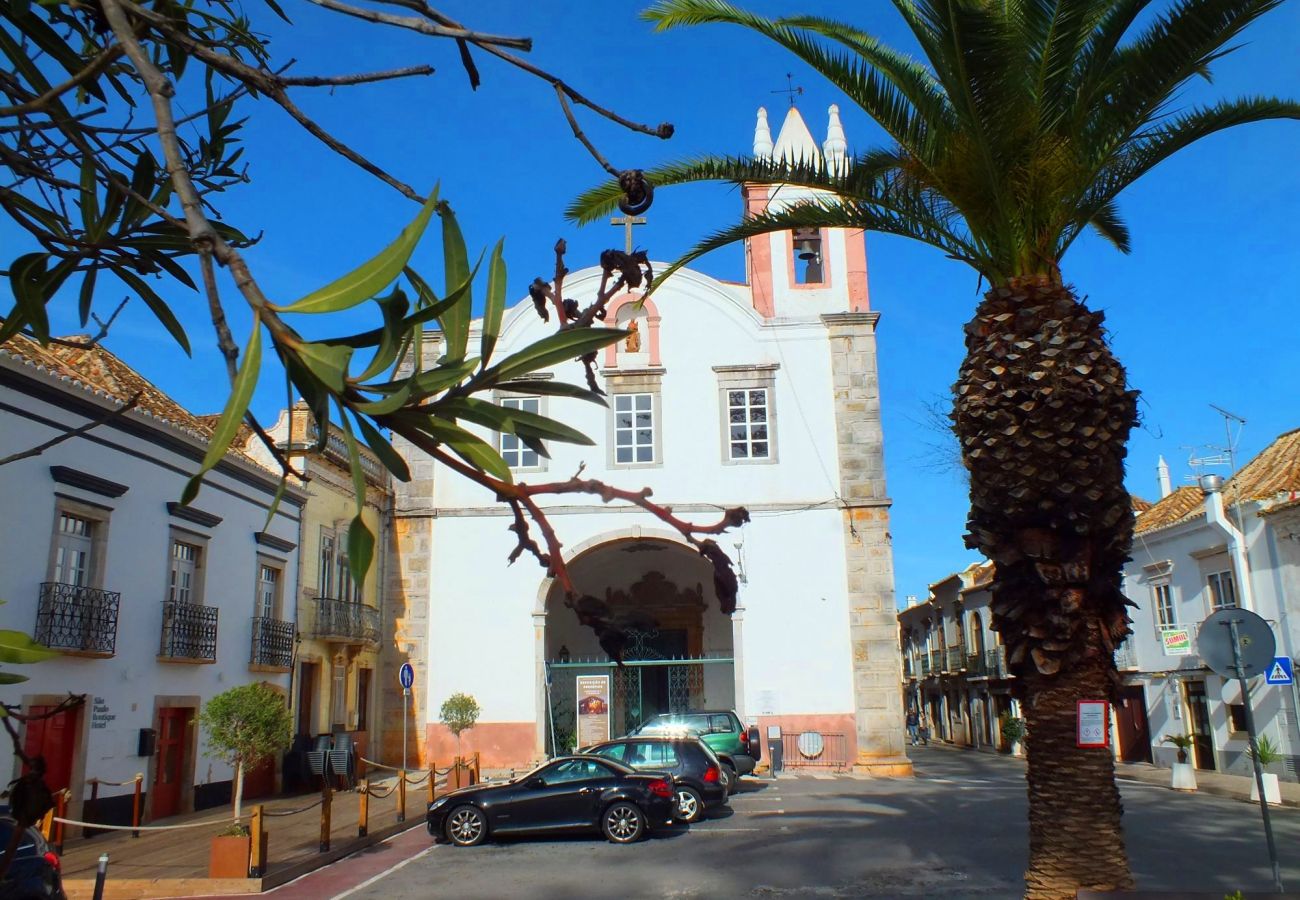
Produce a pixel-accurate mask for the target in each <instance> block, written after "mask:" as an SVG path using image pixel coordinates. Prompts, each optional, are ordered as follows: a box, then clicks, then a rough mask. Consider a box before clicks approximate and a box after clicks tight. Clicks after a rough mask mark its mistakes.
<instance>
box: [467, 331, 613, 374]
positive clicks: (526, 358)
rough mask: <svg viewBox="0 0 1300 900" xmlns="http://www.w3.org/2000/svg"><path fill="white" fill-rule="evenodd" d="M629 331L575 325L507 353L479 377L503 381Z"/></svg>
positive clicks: (589, 348) (584, 351)
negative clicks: (521, 348)
mask: <svg viewBox="0 0 1300 900" xmlns="http://www.w3.org/2000/svg"><path fill="white" fill-rule="evenodd" d="M627 335H628V332H626V331H622V330H620V329H618V328H574V329H571V330H569V331H560V332H557V333H556V334H552V335H550V336H548V337H544V338H542V339H541V340H540V341H537V342H536V343H534V344H532V345H530V346H528V347H525V348H524V349H523V350H520V351H519V352H518V353H514V354H511V355H510V356H507V357H506V358H505V359H503V360H501V362H499V363H497V364H496V365H495V366H493V367H492V368H490V369H486V370H484V372H483V375H482V377H481V378H480V379H477V380H476V381H477V382H480V383H482V384H483V385H484V386H488V385H495V384H500V383H501V382H502V381H505V380H506V379H508V378H513V377H514V376H516V375H525V374H527V373H529V372H536V371H537V370H538V369H542V368H545V367H546V366H549V365H552V364H554V363H558V362H564V361H565V360H570V359H576V358H577V357H579V356H582V355H584V354H586V353H590V352H592V351H593V350H599V349H600V348H602V347H606V346H608V345H610V344H612V343H614V342H615V341H618V340H621V339H622V338H625V337H627Z"/></svg>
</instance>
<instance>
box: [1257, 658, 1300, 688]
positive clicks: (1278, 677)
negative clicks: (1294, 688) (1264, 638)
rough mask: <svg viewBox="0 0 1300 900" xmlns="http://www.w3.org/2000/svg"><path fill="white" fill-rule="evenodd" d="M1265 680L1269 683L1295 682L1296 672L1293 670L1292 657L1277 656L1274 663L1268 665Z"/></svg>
mask: <svg viewBox="0 0 1300 900" xmlns="http://www.w3.org/2000/svg"><path fill="white" fill-rule="evenodd" d="M1264 680H1265V681H1266V682H1268V683H1269V684H1294V683H1295V673H1293V672H1292V671H1291V657H1289V656H1275V657H1273V664H1272V665H1270V666H1269V667H1268V674H1267V675H1265V676H1264Z"/></svg>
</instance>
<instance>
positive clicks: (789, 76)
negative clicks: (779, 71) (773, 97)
mask: <svg viewBox="0 0 1300 900" xmlns="http://www.w3.org/2000/svg"><path fill="white" fill-rule="evenodd" d="M785 81H786V86H785V87H783V88H781V90H779V91H771V93H773V94H789V95H790V106H791V108H793V107H794V98H795V95H796V94H798V95H799V96H801V97H802V96H803V88H801V87H795V85H794V74H793V73H791V72H786V73H785Z"/></svg>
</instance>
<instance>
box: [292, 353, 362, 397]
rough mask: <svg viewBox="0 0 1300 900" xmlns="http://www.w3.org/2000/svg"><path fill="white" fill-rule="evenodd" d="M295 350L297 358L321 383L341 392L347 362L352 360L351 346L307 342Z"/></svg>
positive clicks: (345, 375)
mask: <svg viewBox="0 0 1300 900" xmlns="http://www.w3.org/2000/svg"><path fill="white" fill-rule="evenodd" d="M296 351H297V354H298V359H299V360H301V361H302V364H303V365H304V366H306V367H307V369H308V371H310V372H311V373H312V374H313V375H315V376H316V377H317V378H318V379H320V382H321V384H323V385H325V387H327V388H329V389H330V390H331V391H333V392H334V393H336V394H341V393H343V388H344V380H345V379H346V378H347V375H348V363H349V362H351V361H352V348H351V347H344V346H339V345H333V346H331V345H330V344H316V343H310V342H309V343H305V344H300V345H299V346H298V347H297V348H296Z"/></svg>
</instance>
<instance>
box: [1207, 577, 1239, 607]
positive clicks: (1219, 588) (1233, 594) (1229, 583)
mask: <svg viewBox="0 0 1300 900" xmlns="http://www.w3.org/2000/svg"><path fill="white" fill-rule="evenodd" d="M1205 584H1206V587H1207V588H1208V589H1209V591H1210V608H1211V609H1215V610H1218V609H1228V608H1229V607H1233V606H1236V605H1237V585H1236V582H1234V581H1233V580H1232V572H1231V571H1227V572H1211V573H1210V574H1208V575H1206V576H1205Z"/></svg>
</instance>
